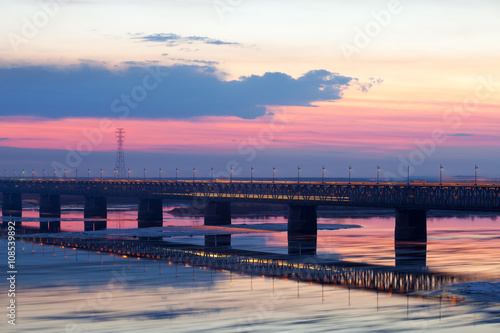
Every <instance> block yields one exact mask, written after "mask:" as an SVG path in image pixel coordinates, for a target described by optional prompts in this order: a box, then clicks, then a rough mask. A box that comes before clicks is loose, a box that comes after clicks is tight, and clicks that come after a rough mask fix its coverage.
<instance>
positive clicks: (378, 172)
mask: <svg viewBox="0 0 500 333" xmlns="http://www.w3.org/2000/svg"><path fill="white" fill-rule="evenodd" d="M379 179H380V166H378V165H377V185H378V182H379Z"/></svg>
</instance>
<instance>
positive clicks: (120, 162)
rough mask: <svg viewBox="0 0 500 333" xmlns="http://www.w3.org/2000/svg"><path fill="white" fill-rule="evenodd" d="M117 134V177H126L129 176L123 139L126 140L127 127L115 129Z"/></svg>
mask: <svg viewBox="0 0 500 333" xmlns="http://www.w3.org/2000/svg"><path fill="white" fill-rule="evenodd" d="M115 134H116V143H117V144H118V145H117V146H118V147H117V150H116V165H115V170H116V177H118V178H122V179H123V178H125V177H126V176H127V172H126V170H125V155H124V152H123V141H124V140H125V129H124V128H117V129H116V131H115Z"/></svg>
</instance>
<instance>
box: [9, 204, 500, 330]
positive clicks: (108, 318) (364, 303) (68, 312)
mask: <svg viewBox="0 0 500 333" xmlns="http://www.w3.org/2000/svg"><path fill="white" fill-rule="evenodd" d="M23 213H25V212H23ZM24 215H25V216H26V217H30V216H31V217H34V218H35V217H37V212H35V211H28V212H26V213H25V214H24ZM136 216H137V212H136V211H125V212H110V214H109V218H110V220H109V221H108V228H134V227H137V221H134V218H135V217H136ZM81 218H82V214H81V213H80V212H70V213H63V220H65V219H75V220H78V219H81ZM265 221H269V222H273V223H286V220H285V219H283V218H271V219H269V220H262V219H258V220H257V219H235V220H234V221H233V223H254V222H256V223H263V222H265ZM31 223H32V225H31V226H33V227H36V226H37V223H35V222H25V223H23V225H30V224H31ZM202 223H203V220H202V219H192V218H186V219H184V218H174V217H171V216H170V217H168V216H166V219H165V221H164V225H201V224H202ZM319 223H337V224H342V223H344V224H361V225H363V228H361V229H359V228H356V229H342V230H322V231H320V232H319V237H318V249H317V253H318V256H319V257H333V258H341V259H343V260H346V261H354V262H364V263H369V264H382V265H389V266H394V264H395V254H394V240H393V233H394V218H369V219H320V221H319ZM428 228H429V232H428V234H429V240H428V244H427V261H426V262H427V266H428V267H429V269H431V270H436V271H443V272H450V273H465V274H468V275H479V276H478V279H479V278H485V277H490V278H499V272H500V263H499V261H498V259H497V254H498V253H499V250H500V239H499V235H500V223H498V222H496V221H492V220H491V219H489V218H476V219H474V220H471V219H458V218H439V219H438V218H435V219H429V220H428ZM61 229H62V230H63V231H66V230H67V231H69V230H74V231H77V230H78V231H81V230H83V222H82V221H81V220H80V222H78V221H77V222H73V221H72V222H64V221H63V222H62V225H61ZM177 240H178V241H179V242H191V243H192V244H197V243H200V245H201V244H203V239H202V238H201V237H192V238H191V237H179V238H178V239H177ZM4 243H5V242H4V240H2V244H0V247H1V252H2V253H1V254H0V255H1V256H2V257H3V258H5V257H6V254H5V252H6V247H5V244H4ZM231 244H232V247H233V248H238V249H247V250H256V248H257V250H259V251H269V252H272V253H286V251H287V237H286V233H285V232H280V233H258V234H248V235H233V236H232V241H231ZM21 246H22V247H24V252H23V251H22V250H21V248H20V247H21ZM18 264H19V265H20V267H19V274H18V279H19V281H18V290H19V293H18V294H17V302H18V304H19V308H18V315H19V317H18V326H17V327H16V328H17V329H18V330H19V328H22V329H23V330H29V329H37V330H39V331H41V332H65V331H69V332H79V331H81V332H86V331H93V332H95V331H99V332H117V331H130V332H136V331H139V330H140V331H151V332H153V331H160V330H161V331H164V330H168V331H169V332H194V331H196V332H238V331H239V332H247V331H248V332H269V331H276V332H278V331H279V332H284V331H289V332H305V331H307V332H325V331H330V330H338V331H349V332H365V331H384V332H401V331H414V332H422V331H433V332H434V331H442V332H444V331H453V332H470V331H471V330H473V329H474V330H480V331H481V332H497V331H498V330H499V328H500V326H499V325H500V324H499V317H498V312H496V314H494V313H493V314H492V313H489V312H491V311H493V310H494V309H495V308H494V307H491V306H490V307H485V308H482V307H483V306H484V305H481V306H479V305H474V304H470V303H462V304H455V305H454V304H449V303H444V302H443V303H441V304H440V302H439V301H437V300H433V299H423V298H413V297H412V298H407V297H406V296H401V295H392V296H391V295H388V294H385V293H376V292H372V291H362V290H349V289H346V288H342V287H336V286H332V285H325V286H322V285H320V284H309V283H304V282H300V283H298V282H297V281H292V280H283V279H273V278H263V277H260V276H252V277H251V276H247V275H241V274H237V273H231V272H226V271H224V272H221V271H219V272H215V271H213V270H203V269H199V268H193V267H185V266H183V265H175V264H173V265H168V263H165V262H158V261H150V260H142V259H141V260H137V259H133V258H122V257H119V256H112V257H110V256H107V255H104V254H98V253H88V252H85V251H75V250H71V249H62V248H58V247H51V246H41V245H32V244H31V243H18ZM2 283H5V282H2ZM496 309H497V311H498V307H497V308H496ZM4 324H5V323H2V324H0V325H2V326H1V327H4ZM474 326H475V328H474ZM7 329H9V328H7ZM2 330H3V328H2Z"/></svg>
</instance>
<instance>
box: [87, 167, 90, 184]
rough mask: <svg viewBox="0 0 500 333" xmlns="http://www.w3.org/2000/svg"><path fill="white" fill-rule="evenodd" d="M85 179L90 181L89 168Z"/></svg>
mask: <svg viewBox="0 0 500 333" xmlns="http://www.w3.org/2000/svg"><path fill="white" fill-rule="evenodd" d="M87 180H89V181H90V169H87Z"/></svg>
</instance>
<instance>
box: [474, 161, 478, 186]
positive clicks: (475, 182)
mask: <svg viewBox="0 0 500 333" xmlns="http://www.w3.org/2000/svg"><path fill="white" fill-rule="evenodd" d="M477 169H478V167H477V165H475V166H474V185H477Z"/></svg>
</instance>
